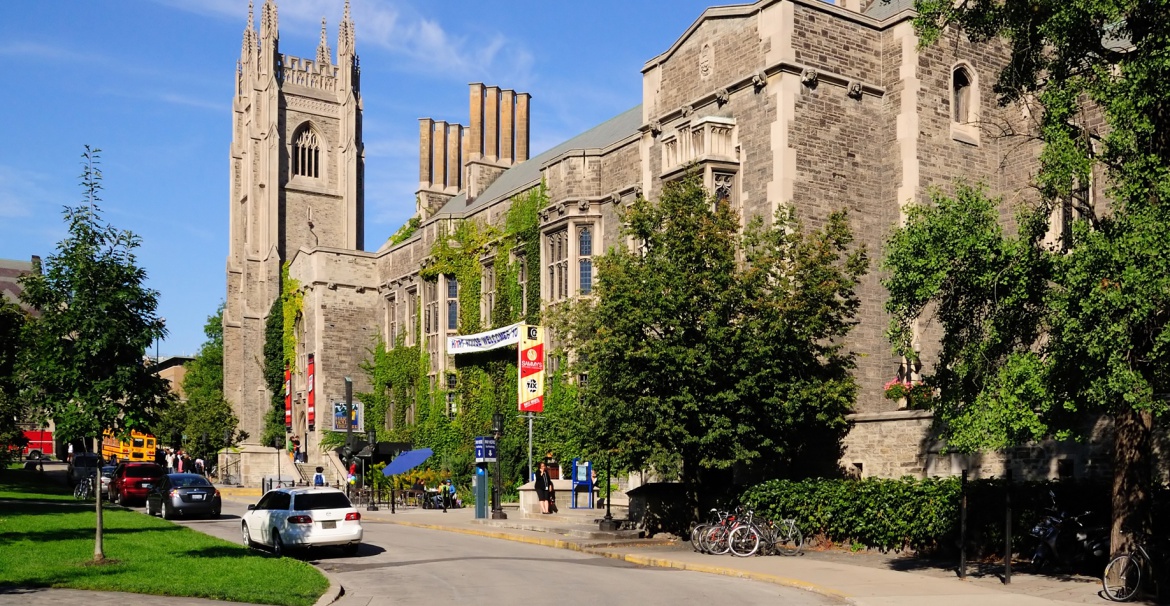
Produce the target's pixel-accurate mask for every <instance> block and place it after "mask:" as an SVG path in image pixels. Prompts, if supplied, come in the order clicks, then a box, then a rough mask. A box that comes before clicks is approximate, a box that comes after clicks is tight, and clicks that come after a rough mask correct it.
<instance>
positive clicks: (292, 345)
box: [280, 261, 305, 372]
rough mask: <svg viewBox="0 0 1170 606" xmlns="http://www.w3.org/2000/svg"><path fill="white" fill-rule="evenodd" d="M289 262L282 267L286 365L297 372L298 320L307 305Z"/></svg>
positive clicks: (283, 340) (281, 281) (281, 283)
mask: <svg viewBox="0 0 1170 606" xmlns="http://www.w3.org/2000/svg"><path fill="white" fill-rule="evenodd" d="M288 267H289V264H288V262H287V261H286V262H285V263H284V265H283V266H281V268H280V301H281V309H282V311H283V317H284V332H283V339H282V342H283V344H284V365H285V367H286V368H288V369H289V371H290V372H296V367H297V365H296V362H297V333H296V327H297V322H298V321H299V320H300V319H301V315H302V312H303V308H304V305H305V293H303V292H301V283H300V281H299V280H296V279H293V278H290V277H289V275H288Z"/></svg>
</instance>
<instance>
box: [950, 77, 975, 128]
mask: <svg viewBox="0 0 1170 606" xmlns="http://www.w3.org/2000/svg"><path fill="white" fill-rule="evenodd" d="M974 90H975V86H974V81H973V78H972V77H971V72H970V71H969V70H968V69H967V67H966V66H964V65H960V66H958V67H956V68H955V71H954V72H952V73H951V119H952V120H954V121H955V122H958V123H959V124H968V123H971V122H974V121H975V120H974V119H973V117H974V116H973V111H972V110H973V108H974V103H975V98H974V94H973V93H974Z"/></svg>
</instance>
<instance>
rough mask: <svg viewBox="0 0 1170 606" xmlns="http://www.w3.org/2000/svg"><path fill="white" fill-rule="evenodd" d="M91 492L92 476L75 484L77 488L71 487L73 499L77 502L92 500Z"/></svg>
mask: <svg viewBox="0 0 1170 606" xmlns="http://www.w3.org/2000/svg"><path fill="white" fill-rule="evenodd" d="M93 496H94V492H93V476H85V477H83V478H81V480H80V481H78V482H77V486H74V487H73V498H75V499H77V500H78V501H85V500H88V499H92V498H93Z"/></svg>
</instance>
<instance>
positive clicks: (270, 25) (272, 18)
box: [260, 0, 280, 39]
mask: <svg viewBox="0 0 1170 606" xmlns="http://www.w3.org/2000/svg"><path fill="white" fill-rule="evenodd" d="M279 29H280V28H279V26H278V24H277V17H276V3H275V2H273V1H272V0H264V6H262V7H260V37H261V38H264V39H268V38H277V37H278V36H279V34H278V33H277V32H278V30H279Z"/></svg>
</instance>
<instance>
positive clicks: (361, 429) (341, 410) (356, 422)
mask: <svg viewBox="0 0 1170 606" xmlns="http://www.w3.org/2000/svg"><path fill="white" fill-rule="evenodd" d="M347 408H348V406H346V405H345V402H334V403H333V427H332V428H331V429H332V430H333V431H346V430H348V429H349V426H350V425H353V431H354V433H365V431H366V424H365V420H366V415H365V414H364V413H365V405H364V404H362V403H361V402H359V401H357V400H354V401H353V416H352V417H350V416H349V415H347V414H345V412H346V409H347Z"/></svg>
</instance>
